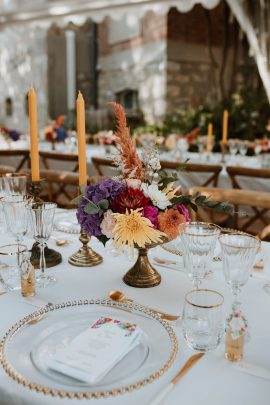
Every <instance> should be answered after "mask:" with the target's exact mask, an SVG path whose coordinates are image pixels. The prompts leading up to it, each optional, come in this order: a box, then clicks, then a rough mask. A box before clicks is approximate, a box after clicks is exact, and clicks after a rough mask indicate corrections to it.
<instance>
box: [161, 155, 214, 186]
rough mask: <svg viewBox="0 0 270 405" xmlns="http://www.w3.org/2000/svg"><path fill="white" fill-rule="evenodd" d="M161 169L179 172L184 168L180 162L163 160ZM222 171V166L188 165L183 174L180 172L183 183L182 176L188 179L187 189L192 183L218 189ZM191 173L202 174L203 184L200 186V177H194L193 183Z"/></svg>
mask: <svg viewBox="0 0 270 405" xmlns="http://www.w3.org/2000/svg"><path fill="white" fill-rule="evenodd" d="M160 164H161V168H162V169H164V170H176V171H177V170H179V169H181V167H182V166H183V164H182V163H178V162H171V161H167V160H161V162H160ZM221 171H222V166H219V165H210V164H198V163H187V164H186V165H185V169H184V170H183V171H181V172H179V179H180V182H181V175H182V177H183V179H184V178H187V181H186V185H185V186H186V187H185V188H189V187H191V186H192V184H190V183H191V182H192V183H195V184H196V185H200V186H202V187H206V186H210V185H211V186H213V187H216V186H217V185H218V179H219V175H220V172H221ZM191 173H193V174H195V173H198V174H202V176H200V177H201V184H198V179H199V180H200V177H199V176H196V178H195V177H194V180H193V181H192V178H191V176H190V175H191Z"/></svg>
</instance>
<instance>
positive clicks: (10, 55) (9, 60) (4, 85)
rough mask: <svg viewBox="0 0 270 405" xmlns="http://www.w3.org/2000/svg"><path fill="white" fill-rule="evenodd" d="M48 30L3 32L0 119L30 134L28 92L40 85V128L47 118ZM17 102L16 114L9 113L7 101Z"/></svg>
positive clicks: (3, 123) (14, 112)
mask: <svg viewBox="0 0 270 405" xmlns="http://www.w3.org/2000/svg"><path fill="white" fill-rule="evenodd" d="M46 36H47V31H46V30H43V29H41V28H39V29H35V30H33V29H30V30H29V28H28V27H23V26H20V27H12V28H10V29H5V30H4V31H3V32H2V33H0V43H1V48H0V122H1V123H2V125H5V126H7V127H10V128H14V129H17V130H19V131H22V132H24V133H28V126H29V124H28V115H27V110H26V95H27V92H28V90H29V88H30V87H31V86H34V87H35V88H36V92H37V102H38V121H39V128H40V129H41V128H43V127H44V126H45V124H46V120H47V48H46ZM8 97H9V98H10V99H11V100H12V104H13V114H12V116H7V115H6V111H5V100H6V98H8Z"/></svg>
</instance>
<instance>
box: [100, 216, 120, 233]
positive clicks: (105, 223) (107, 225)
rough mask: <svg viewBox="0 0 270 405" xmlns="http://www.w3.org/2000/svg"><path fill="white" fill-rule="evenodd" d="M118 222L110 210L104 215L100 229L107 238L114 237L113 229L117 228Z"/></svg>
mask: <svg viewBox="0 0 270 405" xmlns="http://www.w3.org/2000/svg"><path fill="white" fill-rule="evenodd" d="M115 224H116V221H115V219H114V217H113V212H112V210H108V211H106V212H105V213H104V217H103V220H102V222H101V224H100V229H101V231H102V233H103V235H105V236H107V238H109V239H110V238H112V237H113V229H114V227H115Z"/></svg>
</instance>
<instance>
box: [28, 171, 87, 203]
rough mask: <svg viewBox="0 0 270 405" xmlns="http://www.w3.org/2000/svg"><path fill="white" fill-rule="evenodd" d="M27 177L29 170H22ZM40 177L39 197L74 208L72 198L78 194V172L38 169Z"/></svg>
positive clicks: (29, 173)
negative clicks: (42, 181) (40, 189)
mask: <svg viewBox="0 0 270 405" xmlns="http://www.w3.org/2000/svg"><path fill="white" fill-rule="evenodd" d="M22 172H23V173H25V174H27V175H28V176H29V177H30V175H31V170H23V171H22ZM40 178H41V179H43V180H44V183H43V184H42V192H41V195H40V198H41V199H42V200H44V201H50V202H55V203H56V204H57V205H58V207H61V208H75V207H76V206H75V205H74V204H72V200H73V198H75V197H76V196H77V195H78V189H79V174H78V173H73V172H67V171H64V170H47V169H42V170H40Z"/></svg>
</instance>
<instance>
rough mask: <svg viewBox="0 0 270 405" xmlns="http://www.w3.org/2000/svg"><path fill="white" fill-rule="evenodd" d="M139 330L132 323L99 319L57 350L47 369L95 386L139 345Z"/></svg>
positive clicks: (140, 331) (140, 332)
mask: <svg viewBox="0 0 270 405" xmlns="http://www.w3.org/2000/svg"><path fill="white" fill-rule="evenodd" d="M141 335H142V330H141V329H140V328H139V327H138V326H137V325H136V324H134V323H130V322H121V321H120V320H118V319H113V318H105V317H102V318H99V319H98V320H97V321H95V322H94V323H93V324H92V325H90V326H89V328H88V329H87V330H85V331H84V332H82V333H81V334H80V335H78V336H76V337H75V338H74V339H73V340H72V341H71V342H70V344H69V345H68V346H66V347H65V348H61V349H59V350H57V352H56V353H55V355H54V356H53V357H52V358H51V359H49V360H48V367H49V368H51V369H53V370H56V371H58V372H60V373H62V374H65V375H68V376H69V377H73V378H75V379H77V380H80V381H83V382H86V383H89V384H95V383H97V382H98V381H100V380H101V379H102V378H103V377H104V376H105V375H106V374H107V373H108V372H109V371H110V370H111V369H112V368H113V367H114V366H115V364H117V363H118V362H119V361H120V360H121V359H122V358H123V357H124V356H125V355H126V354H127V353H129V352H130V351H131V350H132V349H134V348H135V347H136V346H137V345H138V344H139V343H140V337H141Z"/></svg>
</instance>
